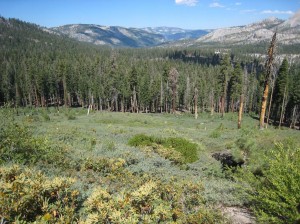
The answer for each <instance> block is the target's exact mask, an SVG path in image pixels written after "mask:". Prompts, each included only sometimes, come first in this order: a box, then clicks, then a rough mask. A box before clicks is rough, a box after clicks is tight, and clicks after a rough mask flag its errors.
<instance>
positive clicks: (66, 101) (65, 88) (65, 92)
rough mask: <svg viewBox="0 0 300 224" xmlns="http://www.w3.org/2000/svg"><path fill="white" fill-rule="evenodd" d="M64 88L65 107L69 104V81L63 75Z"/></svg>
mask: <svg viewBox="0 0 300 224" xmlns="http://www.w3.org/2000/svg"><path fill="white" fill-rule="evenodd" d="M63 89H64V105H65V107H67V106H68V93H67V81H66V77H65V76H64V77H63Z"/></svg>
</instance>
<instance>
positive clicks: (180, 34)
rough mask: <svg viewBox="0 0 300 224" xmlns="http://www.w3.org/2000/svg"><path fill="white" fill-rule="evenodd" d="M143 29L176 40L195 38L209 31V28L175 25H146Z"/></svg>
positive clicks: (168, 39) (167, 39)
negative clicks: (178, 26)
mask: <svg viewBox="0 0 300 224" xmlns="http://www.w3.org/2000/svg"><path fill="white" fill-rule="evenodd" d="M143 30H145V31H147V32H150V33H156V34H161V35H163V36H164V38H165V39H166V41H178V40H185V39H197V38H199V37H201V36H204V35H206V34H208V33H209V32H211V30H187V29H181V28H176V27H165V26H163V27H154V28H153V27H147V28H143Z"/></svg>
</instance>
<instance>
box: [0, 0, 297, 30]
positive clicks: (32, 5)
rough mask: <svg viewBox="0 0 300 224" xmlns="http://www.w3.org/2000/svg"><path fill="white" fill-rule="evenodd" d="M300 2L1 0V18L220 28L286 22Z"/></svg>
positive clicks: (52, 22) (41, 22)
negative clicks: (265, 21)
mask: <svg viewBox="0 0 300 224" xmlns="http://www.w3.org/2000/svg"><path fill="white" fill-rule="evenodd" d="M299 9H300V0H0V15H1V16H4V17H6V18H18V19H21V20H24V21H27V22H32V23H36V24H38V25H41V26H46V27H54V26H60V25H65V24H74V23H82V24H99V25H107V26H116V25H117V26H124V27H137V28H142V27H156V26H170V27H180V28H187V29H209V28H212V29H215V28H220V27H229V26H238V25H246V24H249V23H252V22H256V21H259V20H262V19H264V18H268V17H278V18H281V19H287V18H289V17H291V16H292V15H293V13H295V12H296V11H298V10H299Z"/></svg>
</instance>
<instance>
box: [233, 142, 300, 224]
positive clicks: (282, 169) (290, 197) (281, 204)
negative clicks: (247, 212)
mask: <svg viewBox="0 0 300 224" xmlns="http://www.w3.org/2000/svg"><path fill="white" fill-rule="evenodd" d="M265 161H266V164H267V166H266V167H265V168H264V169H263V170H262V172H261V173H260V175H255V174H254V173H253V172H252V171H251V170H250V169H248V168H244V169H241V170H240V172H239V174H238V175H237V179H238V180H239V181H241V182H242V183H243V189H242V190H243V191H245V190H246V192H247V194H248V196H249V202H250V205H251V207H252V209H253V210H254V212H255V214H256V215H257V218H258V220H259V221H260V222H261V223H295V222H296V220H299V219H300V214H299V213H298V211H297V206H299V203H300V194H299V192H300V184H299V183H300V149H299V148H298V149H295V148H291V147H290V146H289V145H285V146H284V145H283V144H276V147H275V148H274V149H273V150H271V151H269V152H268V153H267V155H266V157H265Z"/></svg>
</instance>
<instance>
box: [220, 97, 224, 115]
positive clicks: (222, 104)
mask: <svg viewBox="0 0 300 224" xmlns="http://www.w3.org/2000/svg"><path fill="white" fill-rule="evenodd" d="M220 109H221V117H224V114H225V96H224V95H222V97H221V107H220Z"/></svg>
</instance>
